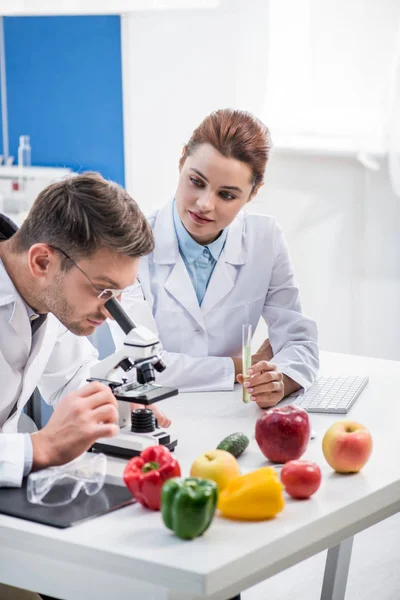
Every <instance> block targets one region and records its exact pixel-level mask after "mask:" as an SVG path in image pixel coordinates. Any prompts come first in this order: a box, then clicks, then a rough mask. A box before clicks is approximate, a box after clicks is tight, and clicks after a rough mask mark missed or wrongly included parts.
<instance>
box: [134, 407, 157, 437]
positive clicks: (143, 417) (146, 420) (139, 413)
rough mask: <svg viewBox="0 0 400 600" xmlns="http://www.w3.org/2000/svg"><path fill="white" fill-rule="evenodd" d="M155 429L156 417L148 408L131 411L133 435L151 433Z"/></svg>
mask: <svg viewBox="0 0 400 600" xmlns="http://www.w3.org/2000/svg"><path fill="white" fill-rule="evenodd" d="M155 428H156V417H155V416H154V413H153V411H152V410H150V409H149V408H135V410H133V411H132V417H131V431H132V432H133V433H151V432H152V431H154V430H155Z"/></svg>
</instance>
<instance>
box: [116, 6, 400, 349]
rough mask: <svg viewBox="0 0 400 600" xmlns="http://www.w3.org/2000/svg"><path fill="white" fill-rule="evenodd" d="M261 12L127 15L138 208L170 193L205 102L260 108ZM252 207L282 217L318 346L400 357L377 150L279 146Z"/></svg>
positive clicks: (393, 209) (131, 158)
mask: <svg viewBox="0 0 400 600" xmlns="http://www.w3.org/2000/svg"><path fill="white" fill-rule="evenodd" d="M368 3H369V4H370V0H368ZM358 5H359V4H358ZM385 6H386V7H387V8H388V9H394V4H393V2H392V1H391V0H385ZM267 24H268V7H267V2H266V0H250V1H248V2H247V1H245V0H233V1H232V2H228V1H225V2H224V1H223V2H221V6H220V7H219V8H218V9H215V10H212V11H211V10H210V11H192V12H190V13H189V12H186V13H183V12H179V11H177V12H174V13H167V12H165V13H157V14H138V15H134V16H129V17H124V19H123V62H124V64H123V74H124V83H123V84H124V120H125V125H124V126H125V154H126V181H127V188H128V190H129V191H130V193H132V195H133V196H134V197H135V198H136V199H137V201H138V202H139V204H140V205H141V207H142V208H143V210H145V211H146V212H150V211H151V210H152V209H153V208H155V207H156V206H159V205H161V204H163V203H164V202H165V201H166V200H167V198H168V197H169V196H170V195H171V194H173V192H174V189H175V185H176V181H177V164H178V159H179V156H180V153H181V150H182V146H183V144H184V143H185V142H186V141H187V140H188V138H189V136H190V134H191V131H192V129H193V128H194V127H195V126H196V125H198V123H199V122H200V121H201V119H202V118H203V117H204V116H205V115H206V114H208V112H210V111H211V110H213V109H216V108H221V107H226V106H231V107H240V108H245V109H248V110H250V111H253V112H254V113H256V114H257V115H260V116H262V117H263V118H264V119H265V120H267V119H266V115H265V112H264V108H265V99H266V93H267V90H268V88H267V84H268V73H267V67H266V65H267V63H268V44H267V35H266V32H267V30H268V28H267ZM336 25H337V22H336ZM392 29H393V27H391V30H392ZM343 60H344V61H345V60H347V57H343ZM348 60H351V57H349V58H348ZM375 67H376V65H375V66H374V68H375ZM353 108H354V107H353ZM272 133H274V131H272ZM251 210H254V211H258V212H267V213H271V214H274V215H276V216H277V218H278V219H279V221H280V222H281V224H282V226H283V228H284V231H285V234H286V237H287V240H288V243H289V247H290V250H291V254H292V258H293V262H294V265H295V271H296V276H297V280H298V282H299V285H300V289H301V295H302V299H303V305H304V309H305V311H306V312H307V313H308V314H309V315H310V316H312V317H313V318H315V319H316V320H317V322H318V326H319V331H320V341H321V347H322V348H323V349H327V350H332V351H340V352H355V353H358V354H365V355H373V356H382V357H386V358H396V359H400V344H399V343H398V341H397V332H398V331H399V330H400V328H399V326H400V310H399V308H398V307H399V306H400V260H399V254H400V253H399V241H398V229H399V224H400V214H399V213H400V201H398V200H397V201H396V199H395V197H394V195H393V193H392V191H391V189H390V185H389V180H388V176H387V169H386V164H385V161H384V160H383V159H382V161H381V169H380V170H379V171H377V172H372V171H367V170H366V169H365V168H364V167H363V166H362V165H361V164H360V163H359V162H357V161H356V158H355V154H354V153H353V155H351V154H349V155H348V156H342V157H334V156H329V155H328V154H323V153H322V154H320V155H315V156H312V155H306V154H303V153H301V152H285V153H283V152H280V151H279V148H277V149H276V150H274V152H273V154H272V158H271V161H270V164H269V165H268V168H267V173H266V185H265V186H264V188H263V190H262V193H261V194H260V197H259V199H258V200H257V201H255V202H254V203H253V205H252V207H251ZM260 260H262V257H260ZM264 331H265V330H264ZM264 331H261V333H260V332H259V335H260V337H262V335H263V333H264ZM260 337H259V338H258V339H260Z"/></svg>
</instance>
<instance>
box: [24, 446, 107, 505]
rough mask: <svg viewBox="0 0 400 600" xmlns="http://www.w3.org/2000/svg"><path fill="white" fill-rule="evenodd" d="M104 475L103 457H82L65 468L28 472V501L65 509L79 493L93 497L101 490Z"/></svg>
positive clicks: (98, 455)
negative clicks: (82, 492)
mask: <svg viewBox="0 0 400 600" xmlns="http://www.w3.org/2000/svg"><path fill="white" fill-rule="evenodd" d="M106 473H107V457H106V456H105V454H91V453H85V454H82V455H81V456H78V458H76V459H75V460H72V461H71V462H69V463H67V464H66V465H62V466H60V467H49V468H47V469H43V470H42V471H36V473H30V475H29V477H28V483H27V498H28V501H29V502H31V503H32V504H41V505H42V506H64V505H65V504H69V503H70V502H72V500H75V498H76V497H77V496H78V494H79V492H80V491H81V490H83V491H84V492H85V493H86V494H87V495H88V496H94V495H95V494H97V493H98V492H100V490H101V489H102V487H103V485H104V481H105V478H106Z"/></svg>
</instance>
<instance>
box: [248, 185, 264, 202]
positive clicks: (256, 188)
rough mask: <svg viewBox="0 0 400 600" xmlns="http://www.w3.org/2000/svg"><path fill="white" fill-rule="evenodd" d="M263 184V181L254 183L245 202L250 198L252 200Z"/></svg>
mask: <svg viewBox="0 0 400 600" xmlns="http://www.w3.org/2000/svg"><path fill="white" fill-rule="evenodd" d="M263 185H264V182H263V181H262V182H261V183H259V184H258V185H256V186H255V187H254V188H253V189H252V190H251V192H250V196H249V199H248V200H247V202H250V200H253V198H255V196H257V194H258V192H259V190H260V188H262V186H263Z"/></svg>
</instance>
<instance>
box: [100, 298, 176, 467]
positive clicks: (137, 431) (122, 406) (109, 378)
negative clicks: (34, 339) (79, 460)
mask: <svg viewBox="0 0 400 600" xmlns="http://www.w3.org/2000/svg"><path fill="white" fill-rule="evenodd" d="M105 307H106V309H107V310H108V312H109V313H110V315H111V316H112V317H113V318H114V319H115V321H116V322H117V323H118V325H119V326H120V327H121V329H122V331H123V332H124V333H125V335H126V337H125V340H124V344H123V347H122V348H120V349H119V350H117V351H116V352H114V354H111V355H110V356H108V357H107V358H105V359H104V360H101V361H99V362H98V363H96V364H95V365H94V366H93V367H92V369H91V378H90V379H89V381H100V382H101V383H104V384H106V385H108V386H109V387H110V388H111V390H112V392H113V394H114V396H115V397H116V399H117V400H118V412H119V422H118V424H119V427H120V433H119V434H118V435H116V436H114V437H112V438H100V439H99V440H97V442H96V443H95V444H94V445H93V449H94V450H96V451H99V452H104V453H105V454H116V455H119V456H124V457H127V458H130V457H132V456H136V455H138V454H140V453H141V451H142V450H144V449H145V448H147V447H149V446H155V445H158V444H161V445H163V446H166V447H167V448H168V449H169V450H171V451H173V450H174V448H175V446H176V445H177V443H178V442H177V439H176V438H175V437H174V436H173V435H172V434H171V433H170V432H169V431H167V430H165V429H161V428H159V427H158V424H157V422H156V418H155V416H154V413H153V411H152V410H150V409H149V408H146V406H148V405H150V404H153V403H154V402H158V401H159V400H163V399H164V398H169V397H170V396H175V395H176V394H177V393H178V390H177V389H175V388H169V387H164V386H161V385H157V384H156V383H155V372H156V371H157V372H159V373H161V372H162V371H164V369H165V364H164V362H163V361H162V359H161V357H160V355H159V352H160V349H161V347H160V342H159V340H158V338H157V337H156V336H155V335H154V334H153V333H152V332H151V331H150V330H149V329H147V328H146V327H143V326H136V325H135V323H134V322H133V321H132V320H131V319H130V318H129V316H128V315H127V313H126V312H125V311H124V309H123V308H122V306H121V304H120V303H119V302H118V300H116V299H115V298H111V299H110V300H108V301H107V302H106V304H105ZM129 372H133V373H136V379H132V380H131V381H128V377H124V376H123V375H125V374H128V373H129ZM121 380H122V381H121ZM131 402H135V403H138V404H143V405H144V408H137V409H135V410H133V411H132V409H131V404H130V403H131Z"/></svg>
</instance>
